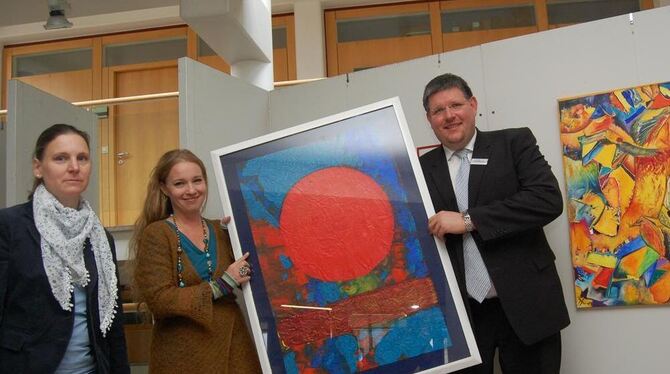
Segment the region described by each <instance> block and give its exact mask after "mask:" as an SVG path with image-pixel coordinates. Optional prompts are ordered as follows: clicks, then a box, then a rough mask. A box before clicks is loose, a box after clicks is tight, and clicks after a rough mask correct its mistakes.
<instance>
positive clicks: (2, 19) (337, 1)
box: [0, 0, 399, 27]
mask: <svg viewBox="0 0 670 374" xmlns="http://www.w3.org/2000/svg"><path fill="white" fill-rule="evenodd" d="M67 1H68V3H69V4H70V8H69V9H66V12H65V14H66V16H67V17H68V18H75V17H84V16H94V15H100V14H108V13H116V12H123V11H132V10H141V9H150V8H158V7H166V6H175V5H179V0H67ZM199 1H203V0H199ZM299 1H321V3H322V4H323V6H324V8H333V7H347V6H356V5H368V4H375V3H389V2H398V1H399V0H271V3H272V12H273V13H282V12H291V11H292V10H293V4H294V3H296V2H299ZM48 15H49V7H48V6H47V0H0V27H3V26H13V25H22V24H28V23H34V22H44V21H46V19H47V16H48Z"/></svg>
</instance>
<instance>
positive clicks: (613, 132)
mask: <svg viewBox="0 0 670 374" xmlns="http://www.w3.org/2000/svg"><path fill="white" fill-rule="evenodd" d="M559 112H560V127H561V128H560V131H561V144H562V146H563V165H564V169H565V179H566V183H567V195H568V199H567V204H568V218H569V225H570V250H571V254H572V263H573V268H574V276H575V295H576V301H577V307H579V308H591V307H603V306H623V305H641V304H654V305H658V304H666V305H667V304H670V254H669V253H668V249H670V248H669V247H670V178H669V177H670V82H669V83H660V84H651V85H645V86H640V87H634V88H627V89H621V90H615V91H612V92H605V93H599V94H594V95H589V96H583V97H577V98H569V99H562V100H559Z"/></svg>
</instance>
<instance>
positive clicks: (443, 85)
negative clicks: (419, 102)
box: [423, 73, 472, 113]
mask: <svg viewBox="0 0 670 374" xmlns="http://www.w3.org/2000/svg"><path fill="white" fill-rule="evenodd" d="M451 88H458V89H459V90H461V92H463V94H464V95H465V98H466V99H469V98H471V97H472V90H471V89H470V86H468V82H466V81H465V79H463V78H461V77H459V76H458V75H455V74H451V73H445V74H442V75H438V76H437V77H435V78H433V79H431V81H430V82H428V84H427V85H426V88H425V89H424V90H423V109H425V110H426V113H428V110H429V109H428V100H429V99H430V97H431V96H433V95H434V94H436V93H438V92H440V91H444V90H448V89H451Z"/></svg>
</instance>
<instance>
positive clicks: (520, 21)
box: [442, 5, 535, 33]
mask: <svg viewBox="0 0 670 374" xmlns="http://www.w3.org/2000/svg"><path fill="white" fill-rule="evenodd" d="M532 26H535V7H534V6H533V5H518V6H508V7H504V8H486V9H468V10H447V11H444V12H442V32H443V33H450V32H461V31H476V30H491V29H508V28H515V27H532Z"/></svg>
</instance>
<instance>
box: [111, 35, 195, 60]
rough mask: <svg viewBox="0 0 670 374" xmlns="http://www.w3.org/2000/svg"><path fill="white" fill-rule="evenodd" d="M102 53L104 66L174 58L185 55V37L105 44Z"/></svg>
mask: <svg viewBox="0 0 670 374" xmlns="http://www.w3.org/2000/svg"><path fill="white" fill-rule="evenodd" d="M104 55H105V57H104V59H105V66H116V65H127V64H139V63H143V62H154V61H165V60H176V59H178V58H180V57H184V56H186V38H178V39H164V40H152V41H148V42H139V43H129V44H113V45H107V46H105V49H104Z"/></svg>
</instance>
